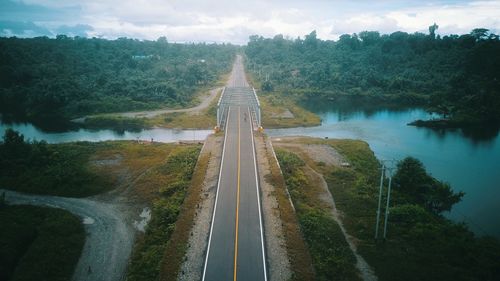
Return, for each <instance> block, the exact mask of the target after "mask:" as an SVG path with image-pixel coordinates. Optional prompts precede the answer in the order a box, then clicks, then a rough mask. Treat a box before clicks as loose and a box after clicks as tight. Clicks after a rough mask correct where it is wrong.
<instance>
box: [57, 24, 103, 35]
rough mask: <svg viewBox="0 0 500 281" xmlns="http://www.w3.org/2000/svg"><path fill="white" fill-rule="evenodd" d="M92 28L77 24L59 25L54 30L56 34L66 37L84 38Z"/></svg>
mask: <svg viewBox="0 0 500 281" xmlns="http://www.w3.org/2000/svg"><path fill="white" fill-rule="evenodd" d="M93 30H94V28H93V27H92V26H90V25H88V24H77V25H73V26H69V25H61V26H59V27H58V28H57V29H56V32H57V34H65V35H68V36H72V37H74V36H80V37H86V36H88V35H89V33H90V32H91V31H93Z"/></svg>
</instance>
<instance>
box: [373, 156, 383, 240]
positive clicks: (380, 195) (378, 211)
mask: <svg viewBox="0 0 500 281" xmlns="http://www.w3.org/2000/svg"><path fill="white" fill-rule="evenodd" d="M384 172H385V163H384V162H382V169H381V173H380V187H379V190H378V207H377V223H376V224H375V239H378V226H379V224H380V205H381V204H382V188H383V187H384Z"/></svg>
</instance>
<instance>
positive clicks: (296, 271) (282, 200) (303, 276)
mask: <svg viewBox="0 0 500 281" xmlns="http://www.w3.org/2000/svg"><path fill="white" fill-rule="evenodd" d="M256 137H259V138H263V141H265V143H266V153H267V159H269V168H270V174H269V175H268V177H267V178H266V181H268V182H269V183H271V184H272V185H273V186H274V188H275V194H274V195H275V197H276V200H277V201H278V211H279V217H280V219H281V222H282V227H283V234H284V236H285V243H286V251H287V254H288V257H289V259H290V269H291V270H292V280H297V281H299V280H300V281H302V280H314V278H315V274H314V270H313V267H312V260H311V255H310V253H309V250H308V249H307V246H306V244H305V242H304V238H303V235H302V233H301V231H300V228H299V223H298V219H297V217H296V215H295V210H294V209H293V206H292V205H291V204H290V201H289V196H288V193H287V187H286V183H285V180H284V178H283V175H282V173H281V170H280V167H279V166H278V163H277V162H276V161H274V155H273V153H272V147H271V146H270V143H269V142H267V141H266V137H265V136H264V135H262V134H260V133H257V134H256Z"/></svg>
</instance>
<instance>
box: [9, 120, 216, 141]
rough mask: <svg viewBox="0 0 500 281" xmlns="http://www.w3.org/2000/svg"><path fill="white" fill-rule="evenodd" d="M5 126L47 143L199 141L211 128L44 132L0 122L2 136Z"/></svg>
mask: <svg viewBox="0 0 500 281" xmlns="http://www.w3.org/2000/svg"><path fill="white" fill-rule="evenodd" d="M7 128H12V129H14V130H16V131H18V132H20V133H21V134H23V135H24V138H25V139H31V140H38V141H41V140H44V141H46V142H48V143H62V142H73V141H91V142H96V141H108V140H147V141H150V140H151V139H153V140H154V141H158V142H176V141H192V140H196V141H200V140H204V139H205V138H206V137H207V136H208V135H209V134H211V133H212V130H177V129H162V128H157V129H148V130H140V131H136V132H132V131H124V132H117V131H113V130H87V129H78V130H75V131H67V132H56V133H55V132H46V131H43V130H41V129H39V128H37V127H35V126H33V125H32V124H29V123H11V124H4V123H1V122H0V135H2V136H3V134H4V131H5V130H6V129H7Z"/></svg>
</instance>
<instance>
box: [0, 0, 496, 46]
mask: <svg viewBox="0 0 500 281" xmlns="http://www.w3.org/2000/svg"><path fill="white" fill-rule="evenodd" d="M499 15H500V2H499V1H465V0H426V1H425V0H422V1H417V0H398V1H396V0H381V1H369V0H359V1H348V0H311V1H300V0H274V1H266V0H253V1H250V0H247V1H233V0H218V1H213V0H86V1H80V0H65V1H60V0H1V1H0V35H3V36H6V34H11V35H18V36H30V34H45V35H49V36H55V35H56V34H58V33H67V34H68V35H70V36H72V35H78V36H84V35H87V36H101V37H104V38H110V39H112V38H117V37H133V38H139V39H156V38H158V37H160V36H166V37H167V38H168V40H169V41H177V42H200V41H205V42H233V43H237V44H244V43H246V42H247V40H248V37H249V36H250V35H252V34H259V35H263V36H266V37H272V36H274V35H276V34H283V35H284V36H288V37H291V38H296V37H298V36H302V37H303V36H304V35H305V34H309V33H310V32H311V31H312V30H316V31H317V34H318V37H319V38H322V39H337V38H338V37H339V36H340V35H341V34H344V33H355V32H360V31H364V30H377V31H380V32H381V33H392V32H394V31H398V30H401V31H406V32H411V33H412V32H427V27H428V26H429V25H431V24H433V23H434V22H436V23H437V24H438V25H439V26H440V27H439V29H438V33H439V34H449V33H467V32H469V31H470V30H471V29H473V28H475V27H486V28H489V29H491V30H492V32H495V33H498V31H499V30H500V20H499V19H498V18H500V16H499ZM19 19H23V21H25V22H20V21H19ZM23 24H24V26H23ZM2 30H4V31H2ZM2 32H3V33H2ZM18 32H19V33H18Z"/></svg>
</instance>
